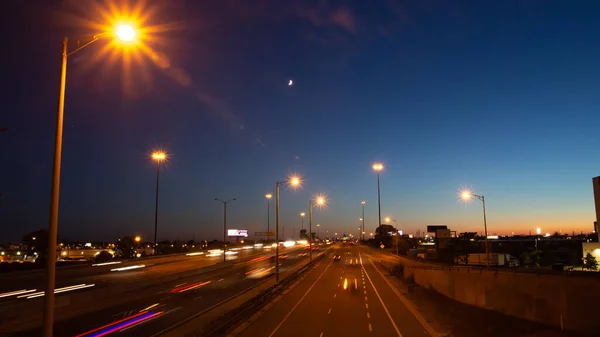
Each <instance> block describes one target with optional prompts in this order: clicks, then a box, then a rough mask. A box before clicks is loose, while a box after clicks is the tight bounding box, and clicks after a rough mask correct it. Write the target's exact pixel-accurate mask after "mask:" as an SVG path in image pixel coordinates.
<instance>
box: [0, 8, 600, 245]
mask: <svg viewBox="0 0 600 337" xmlns="http://www.w3.org/2000/svg"><path fill="white" fill-rule="evenodd" d="M51 3H56V4H55V5H52V4H51ZM130 3H131V6H130V7H129V10H124V9H125V7H121V5H120V4H121V2H118V5H117V2H114V3H113V7H117V8H121V9H122V10H123V12H125V13H127V12H129V13H131V12H134V11H135V10H134V9H135V8H139V9H140V11H139V12H140V13H141V15H142V16H145V17H146V21H145V22H144V26H145V27H150V28H147V34H146V35H145V37H146V38H147V40H146V41H145V42H144V45H145V46H146V48H145V49H144V50H142V51H140V50H141V48H140V50H138V51H137V52H135V53H134V52H131V53H133V54H134V55H138V56H139V57H133V58H132V59H131V62H130V63H129V66H126V65H125V64H126V63H124V62H123V59H124V58H123V55H124V54H123V52H122V50H121V49H113V50H112V51H111V53H109V54H104V55H103V54H102V53H103V51H105V50H106V48H107V46H108V45H109V44H110V41H106V40H100V41H98V42H96V43H94V44H93V45H91V46H90V47H88V48H86V49H85V50H83V51H81V52H78V53H77V54H74V55H72V56H70V57H69V65H68V80H67V92H66V108H65V130H64V148H63V161H62V164H63V170H62V181H61V199H60V215H59V216H60V219H59V236H60V237H61V238H65V239H72V240H85V241H95V240H114V239H115V238H117V237H120V236H124V235H132V234H137V235H142V236H143V237H144V238H147V239H148V240H151V236H152V235H153V234H152V233H153V229H154V197H155V183H156V167H155V164H154V163H153V162H152V161H151V160H150V158H149V154H150V152H151V150H152V149H156V148H162V149H164V150H165V151H167V153H168V154H169V157H170V159H169V161H168V163H167V164H166V166H165V167H163V169H162V170H161V181H160V207H159V240H165V239H170V240H172V239H182V240H189V239H192V238H195V239H196V240H200V239H213V238H218V237H220V235H222V234H221V233H222V204H221V203H218V202H216V201H214V198H216V197H218V198H223V199H226V198H234V197H235V198H237V201H235V202H233V203H231V204H230V206H229V207H228V211H229V212H228V223H229V227H231V228H247V229H249V230H250V232H254V231H259V230H266V222H267V203H266V200H265V198H264V195H265V193H269V192H271V193H273V192H274V187H275V181H276V180H277V179H284V178H285V177H287V176H288V175H289V174H290V173H294V172H295V173H298V174H300V175H301V176H302V177H303V179H304V184H303V187H302V188H301V189H299V190H296V191H294V190H291V189H282V193H281V224H282V225H283V226H285V233H286V236H288V237H289V236H290V235H291V231H292V229H293V228H295V229H296V230H297V231H298V230H299V228H300V216H299V213H300V212H301V211H305V212H307V208H308V201H309V199H310V198H311V196H313V195H315V194H316V193H326V194H327V195H328V197H329V198H328V199H329V205H328V207H327V208H325V209H319V210H315V213H314V224H316V223H319V224H321V227H320V231H321V234H323V232H324V231H329V233H330V234H332V233H333V232H339V233H340V234H341V233H354V234H355V235H356V234H357V232H358V230H357V228H358V226H359V220H358V218H359V217H360V216H361V204H360V201H361V200H366V201H367V204H366V209H365V217H366V231H367V232H371V231H373V230H374V228H375V227H376V224H377V176H376V174H375V173H374V172H373V171H372V169H371V166H372V164H373V163H374V162H376V161H381V162H383V163H384V165H385V170H384V171H383V172H382V173H381V207H382V217H385V216H390V217H392V218H393V219H396V220H397V223H398V227H399V228H400V229H403V230H404V232H405V233H415V231H416V230H417V229H420V230H423V229H424V228H425V227H426V225H428V224H446V225H448V226H449V227H450V228H451V229H453V230H457V231H459V232H460V231H479V232H482V231H483V229H482V212H481V205H480V202H478V201H477V200H475V201H473V202H471V203H468V204H465V203H463V202H461V201H460V200H459V198H458V196H457V195H458V191H459V189H461V188H465V187H466V188H471V189H472V190H473V192H474V193H477V194H483V195H485V197H486V205H487V213H488V214H487V215H488V228H489V231H490V232H497V233H500V234H510V233H511V232H513V231H514V232H515V233H528V232H529V231H530V230H531V231H533V232H535V228H536V227H541V228H542V231H543V232H544V233H545V232H550V233H552V232H554V231H559V230H562V231H563V232H569V233H570V232H571V231H572V230H575V231H580V230H583V231H584V232H590V231H591V230H592V229H593V227H592V224H593V221H594V218H595V214H594V207H593V194H592V183H591V178H592V177H593V176H597V175H600V152H599V151H598V144H600V131H599V130H600V129H599V126H600V112H599V111H600V110H599V105H600V95H599V91H598V90H599V86H598V83H599V82H598V79H599V78H600V67H599V66H598V60H599V59H600V58H599V57H600V38H599V36H600V24H599V21H598V13H600V2H598V1H592V0H590V1H541V0H540V1H534V0H529V1H525V0H522V1H504V0H503V1H441V0H440V1H434V0H427V1H401V0H388V1H384V0H381V1H379V0H378V1H363V0H358V1H350V2H348V1H344V2H342V1H295V0H294V1H279V0H263V1H242V0H240V1H193V0H189V1H184V0H172V1H153V2H148V3H145V4H144V3H142V5H139V4H140V2H130ZM136 4H137V5H136ZM0 6H1V7H2V16H3V18H2V31H3V48H2V50H3V55H2V58H1V60H2V76H1V79H0V81H1V83H2V107H1V109H0V111H2V112H1V114H0V128H9V131H7V132H0V154H1V157H2V161H1V163H2V165H0V177H1V178H0V193H4V196H3V197H1V198H2V199H1V200H0V202H1V204H0V226H1V228H2V231H1V232H0V242H6V241H8V240H13V241H14V240H19V239H20V238H21V236H22V235H23V234H25V233H27V232H28V231H31V230H35V229H39V228H46V227H47V224H48V209H49V200H50V183H51V171H52V170H51V168H52V155H53V147H54V138H53V137H54V131H55V124H56V104H57V96H58V84H59V71H60V51H61V41H62V37H63V36H69V37H70V38H71V39H76V38H78V37H82V36H86V35H89V34H92V33H95V31H94V29H97V28H96V27H94V26H93V25H91V24H90V23H91V22H96V23H99V24H106V22H105V20H104V19H103V17H102V15H99V13H100V12H102V11H109V10H110V8H111V3H109V2H108V3H107V2H97V1H96V2H94V1H83V0H82V1H76V0H72V1H62V2H61V1H55V2H46V1H2V4H1V5H0ZM99 55H103V56H102V57H99ZM129 55H131V54H129ZM290 79H291V80H293V81H294V84H293V85H292V86H288V82H289V80H290ZM274 208H275V207H274V202H273V201H272V202H271V211H272V214H271V224H272V225H273V224H274V222H275V221H274V217H275V213H274ZM304 223H305V226H307V225H308V219H305V222H304Z"/></svg>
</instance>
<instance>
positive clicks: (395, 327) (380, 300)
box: [358, 253, 402, 337]
mask: <svg viewBox="0 0 600 337" xmlns="http://www.w3.org/2000/svg"><path fill="white" fill-rule="evenodd" d="M358 254H359V255H360V253H358ZM365 274H366V275H367V279H369V283H371V287H373V290H374V291H375V295H377V298H379V302H380V303H381V306H383V310H385V313H386V314H387V317H388V318H389V320H390V322H391V323H392V326H393V327H394V330H396V334H397V335H398V337H402V334H401V333H400V330H398V326H397V325H396V322H394V319H393V318H392V315H390V311H389V310H388V308H387V307H386V306H385V303H383V300H382V299H381V296H379V292H378V291H377V288H375V285H374V284H373V281H372V280H371V277H370V276H369V273H367V271H366V270H365ZM367 308H368V304H367Z"/></svg>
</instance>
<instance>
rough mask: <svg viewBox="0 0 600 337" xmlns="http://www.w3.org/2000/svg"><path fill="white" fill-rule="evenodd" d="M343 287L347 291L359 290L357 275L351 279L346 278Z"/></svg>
mask: <svg viewBox="0 0 600 337" xmlns="http://www.w3.org/2000/svg"><path fill="white" fill-rule="evenodd" d="M343 288H344V290H345V291H349V292H355V291H358V279H357V278H356V277H354V278H350V279H348V278H344V285H343Z"/></svg>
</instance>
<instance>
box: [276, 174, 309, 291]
mask: <svg viewBox="0 0 600 337" xmlns="http://www.w3.org/2000/svg"><path fill="white" fill-rule="evenodd" d="M284 183H287V184H288V185H290V186H292V187H294V188H295V187H299V186H301V185H302V181H301V179H300V177H298V176H292V177H290V178H289V179H288V180H286V181H285V182H284ZM281 184H282V183H281V182H279V181H276V182H275V243H276V246H275V282H277V283H279V185H281Z"/></svg>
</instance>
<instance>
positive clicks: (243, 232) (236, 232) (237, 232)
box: [227, 229, 248, 238]
mask: <svg viewBox="0 0 600 337" xmlns="http://www.w3.org/2000/svg"><path fill="white" fill-rule="evenodd" d="M227 236H238V237H239V236H242V237H245V238H247V237H248V230H247V229H228V230H227Z"/></svg>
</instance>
